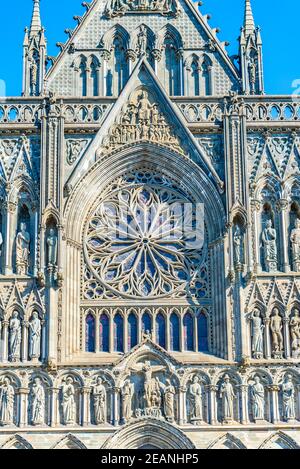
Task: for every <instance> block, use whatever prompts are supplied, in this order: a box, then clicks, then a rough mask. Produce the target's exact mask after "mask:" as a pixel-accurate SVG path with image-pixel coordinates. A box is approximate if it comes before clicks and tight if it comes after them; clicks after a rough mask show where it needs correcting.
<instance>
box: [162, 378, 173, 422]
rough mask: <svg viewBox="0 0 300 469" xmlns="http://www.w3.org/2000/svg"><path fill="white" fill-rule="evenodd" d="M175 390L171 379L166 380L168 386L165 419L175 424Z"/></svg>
mask: <svg viewBox="0 0 300 469" xmlns="http://www.w3.org/2000/svg"><path fill="white" fill-rule="evenodd" d="M175 393H176V391H175V388H174V386H173V385H172V383H171V381H170V380H169V379H167V380H166V386H165V389H164V411H165V417H166V419H167V421H168V422H171V423H172V422H174V398H175Z"/></svg>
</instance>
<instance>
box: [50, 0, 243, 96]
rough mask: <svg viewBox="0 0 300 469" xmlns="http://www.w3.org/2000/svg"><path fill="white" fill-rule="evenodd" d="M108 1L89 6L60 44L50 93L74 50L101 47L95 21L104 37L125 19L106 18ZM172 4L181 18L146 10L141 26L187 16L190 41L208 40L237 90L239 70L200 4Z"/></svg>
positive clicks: (189, 1) (185, 0)
mask: <svg viewBox="0 0 300 469" xmlns="http://www.w3.org/2000/svg"><path fill="white" fill-rule="evenodd" d="M109 1H111V0H95V1H94V2H93V3H92V4H86V5H85V6H86V12H85V14H84V15H83V16H82V17H76V19H77V22H78V24H77V27H76V28H74V30H68V33H69V38H68V40H67V41H66V43H65V44H61V43H59V44H60V47H61V52H60V54H59V55H58V57H56V58H55V59H54V64H53V66H52V67H51V68H50V69H49V71H48V73H47V75H46V82H47V89H52V88H51V82H52V80H53V79H54V77H55V76H56V75H57V73H58V72H59V70H60V68H61V66H62V64H63V63H64V62H65V61H67V62H68V63H69V64H70V56H72V55H73V54H72V52H74V50H75V49H78V51H84V50H96V49H97V48H98V47H99V44H100V42H101V37H97V34H95V32H94V31H97V33H98V32H99V33H100V35H101V34H102V33H101V32H100V30H101V31H102V29H101V28H99V27H97V25H96V24H95V23H94V21H97V22H103V33H105V32H106V31H108V30H109V28H111V27H112V26H114V25H115V24H116V20H119V19H120V16H122V15H121V14H119V15H115V16H114V17H113V18H108V17H107V15H106V12H107V5H108V4H109ZM173 2H174V4H175V3H178V5H179V10H180V12H181V14H178V15H174V14H173V15H172V14H171V15H168V14H164V12H159V11H153V12H152V15H149V14H148V13H149V12H147V10H145V11H144V12H143V11H138V12H137V13H139V14H141V15H142V16H143V17H144V18H145V19H143V20H141V22H140V23H146V22H147V17H149V16H153V15H158V16H165V17H166V19H167V21H168V22H170V23H174V21H176V17H177V18H180V21H181V22H182V17H183V15H185V17H186V20H190V21H191V22H192V23H193V25H195V28H194V29H193V31H191V34H190V37H194V35H195V34H197V33H198V34H199V36H200V35H202V36H205V38H206V43H207V45H208V48H209V49H210V50H211V51H213V52H214V56H217V60H219V61H220V62H222V65H223V66H224V67H225V68H227V70H228V71H229V74H230V76H231V79H232V82H233V83H235V85H236V86H238V82H239V73H238V70H237V68H236V67H235V65H234V63H233V62H232V60H231V59H230V57H229V55H228V54H227V51H226V49H225V43H223V42H221V41H219V39H218V38H217V35H216V29H212V28H211V27H210V25H209V24H208V15H202V14H201V12H200V11H199V10H198V4H195V3H193V1H192V0H173ZM111 3H115V4H118V5H121V4H125V3H127V0H125V1H123V2H111ZM153 3H154V2H153ZM128 4H133V2H129V1H128ZM173 10H174V8H173ZM120 12H121V9H120ZM127 13H129V14H130V13H131V12H130V11H127V12H125V14H127ZM143 13H145V15H143ZM174 17H175V18H174ZM132 24H135V22H133V23H132ZM162 25H163V23H162ZM180 27H181V28H182V25H180V24H179V25H178V28H180ZM89 28H90V29H91V31H89ZM87 38H89V39H88V40H95V41H97V42H95V43H93V44H86V43H87ZM187 42H188V41H187V40H186V41H184V43H187ZM185 45H186V47H188V48H189V49H190V46H189V45H188V44H185ZM197 48H198V49H199V48H200V47H195V49H197Z"/></svg>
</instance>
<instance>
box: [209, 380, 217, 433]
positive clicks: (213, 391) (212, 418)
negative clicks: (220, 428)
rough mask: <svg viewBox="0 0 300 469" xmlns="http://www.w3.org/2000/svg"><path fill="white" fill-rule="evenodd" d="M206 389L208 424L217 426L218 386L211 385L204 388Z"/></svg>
mask: <svg viewBox="0 0 300 469" xmlns="http://www.w3.org/2000/svg"><path fill="white" fill-rule="evenodd" d="M206 389H207V390H208V392H209V399H208V401H209V404H210V405H209V408H210V413H209V423H210V424H211V425H217V424H218V411H217V409H218V405H217V392H218V386H215V385H213V384H209V385H208V386H206Z"/></svg>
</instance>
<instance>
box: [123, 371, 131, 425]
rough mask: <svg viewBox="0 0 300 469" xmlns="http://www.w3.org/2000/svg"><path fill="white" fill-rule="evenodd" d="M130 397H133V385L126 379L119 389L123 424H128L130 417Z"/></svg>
mask: <svg viewBox="0 0 300 469" xmlns="http://www.w3.org/2000/svg"><path fill="white" fill-rule="evenodd" d="M132 396H133V384H132V383H131V382H130V381H129V379H127V380H126V381H125V383H124V385H123V388H122V389H121V400H122V417H123V421H124V423H127V422H129V420H130V419H131V417H132V408H131V405H132Z"/></svg>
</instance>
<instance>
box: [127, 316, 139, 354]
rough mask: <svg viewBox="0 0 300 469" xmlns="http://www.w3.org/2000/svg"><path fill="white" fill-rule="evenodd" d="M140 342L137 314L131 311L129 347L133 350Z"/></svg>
mask: <svg viewBox="0 0 300 469" xmlns="http://www.w3.org/2000/svg"><path fill="white" fill-rule="evenodd" d="M137 343H138V325H137V318H136V315H135V314H133V313H131V314H130V315H129V317H128V349H129V350H131V349H132V348H133V347H135V346H136V345H137Z"/></svg>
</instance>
